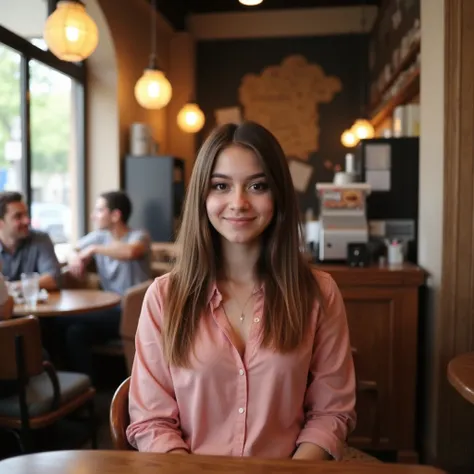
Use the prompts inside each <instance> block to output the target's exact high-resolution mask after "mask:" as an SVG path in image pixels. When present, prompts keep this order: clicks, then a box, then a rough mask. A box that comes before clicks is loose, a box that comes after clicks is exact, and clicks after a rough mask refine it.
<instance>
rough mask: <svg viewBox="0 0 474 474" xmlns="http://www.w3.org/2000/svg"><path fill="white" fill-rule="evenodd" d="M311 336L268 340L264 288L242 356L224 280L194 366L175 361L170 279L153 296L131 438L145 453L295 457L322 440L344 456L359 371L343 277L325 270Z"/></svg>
mask: <svg viewBox="0 0 474 474" xmlns="http://www.w3.org/2000/svg"><path fill="white" fill-rule="evenodd" d="M315 275H316V278H317V280H318V282H319V285H320V288H321V294H322V297H323V298H324V300H325V302H326V310H325V311H323V310H322V308H321V307H320V305H319V303H318V302H315V304H314V308H313V311H312V316H311V324H310V328H309V332H308V337H307V338H306V340H305V341H304V342H303V344H301V346H300V347H299V348H298V349H297V350H295V351H293V352H291V353H288V354H280V353H278V352H275V351H274V350H271V349H266V348H263V347H261V346H260V344H259V340H260V339H259V338H260V335H261V330H262V319H263V304H264V288H261V289H260V290H259V292H258V295H257V298H256V302H255V306H254V308H253V313H252V314H253V322H252V327H251V330H250V335H249V339H248V342H247V345H246V349H245V354H244V357H243V358H242V357H241V356H240V355H239V352H238V350H237V349H236V348H235V347H234V346H233V344H232V342H231V341H232V338H231V337H230V331H231V327H230V324H229V322H228V320H227V318H226V316H225V313H224V311H223V309H222V304H221V302H222V296H221V294H220V293H219V291H218V289H217V287H216V286H214V288H213V289H212V291H211V293H210V298H209V304H208V307H207V308H206V310H205V312H204V313H203V315H202V318H201V322H200V326H199V329H198V332H197V334H196V339H195V352H194V355H192V356H191V359H190V360H191V362H192V368H182V367H174V366H169V365H168V364H167V363H166V361H165V360H164V357H163V352H162V346H161V327H162V324H163V302H164V298H165V295H166V291H167V286H168V281H169V280H168V275H164V276H162V277H160V278H157V279H156V280H155V282H154V283H153V284H152V285H151V287H150V288H149V289H148V292H147V294H146V296H145V300H144V304H143V307H142V312H141V315H140V322H139V325H138V330H137V335H136V354H135V361H134V364H133V370H132V376H131V384H130V402H129V403H130V421H131V423H130V425H129V427H128V429H127V437H128V440H129V442H130V443H131V444H132V445H133V446H135V447H136V448H138V449H139V450H140V451H154V452H162V453H163V452H168V451H171V450H173V449H177V448H184V449H187V450H188V451H190V452H192V453H195V454H214V455H227V456H259V457H267V458H288V457H290V456H291V455H292V454H293V453H294V451H295V450H296V448H297V447H298V445H299V444H300V443H305V442H308V443H313V444H316V445H318V446H320V447H322V448H323V449H324V450H326V451H327V452H329V453H330V454H331V455H332V456H334V457H335V458H336V459H340V458H341V456H342V449H343V446H344V442H345V439H346V437H347V435H348V433H349V432H350V430H352V429H353V427H354V424H355V412H354V405H355V376H354V367H353V361H352V355H351V348H350V344H349V333H348V327H347V321H346V314H345V309H344V303H343V301H342V297H341V294H340V292H339V290H338V288H337V286H336V284H335V282H334V280H333V279H332V278H331V277H330V276H329V275H328V274H326V273H323V272H319V271H317V272H315Z"/></svg>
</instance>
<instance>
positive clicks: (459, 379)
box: [448, 352, 474, 404]
mask: <svg viewBox="0 0 474 474" xmlns="http://www.w3.org/2000/svg"><path fill="white" fill-rule="evenodd" d="M448 380H449V382H450V384H451V385H452V386H453V387H454V388H455V389H456V390H457V391H458V392H459V393H460V394H461V395H462V396H463V397H464V398H465V399H466V400H467V401H468V402H470V403H472V404H474V352H470V353H468V354H462V355H460V356H457V357H455V358H454V359H452V360H451V361H450V362H449V364H448Z"/></svg>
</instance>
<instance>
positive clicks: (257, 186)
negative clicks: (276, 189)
mask: <svg viewBox="0 0 474 474" xmlns="http://www.w3.org/2000/svg"><path fill="white" fill-rule="evenodd" d="M250 187H251V188H252V189H253V190H254V191H259V192H263V191H266V190H267V189H268V184H267V183H264V182H260V183H254V184H252V185H251V186H250Z"/></svg>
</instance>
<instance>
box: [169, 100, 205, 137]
mask: <svg viewBox="0 0 474 474" xmlns="http://www.w3.org/2000/svg"><path fill="white" fill-rule="evenodd" d="M176 121H177V123H178V126H179V128H180V129H181V130H182V131H183V132H186V133H196V132H199V130H201V128H202V127H204V122H205V121H206V119H205V117H204V113H203V111H202V110H201V109H200V108H199V106H198V105H197V104H196V103H195V102H188V103H187V104H185V105H184V107H183V108H182V109H181V110H180V111H179V113H178V117H177V120H176Z"/></svg>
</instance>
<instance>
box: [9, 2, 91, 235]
mask: <svg viewBox="0 0 474 474" xmlns="http://www.w3.org/2000/svg"><path fill="white" fill-rule="evenodd" d="M22 1H28V0H22ZM35 2H36V3H41V4H42V5H43V6H44V5H46V3H47V2H45V1H44V0H35ZM20 3H21V2H20ZM49 3H50V5H51V4H52V2H49ZM44 8H46V7H44ZM13 10H14V9H13ZM10 17H12V18H13V15H10ZM45 20H46V10H45V16H44V20H43V19H42V20H41V22H40V25H41V27H42V26H43V25H44V21H45ZM0 21H1V22H3V18H2V19H0ZM11 23H12V24H11V25H7V27H12V29H13V26H14V24H13V23H14V22H13V20H12V21H11ZM26 23H28V22H26ZM26 23H23V27H25V28H26V26H28V25H27V24H26ZM30 30H31V31H30ZM30 30H28V31H29V33H30V35H29V36H26V33H25V31H26V30H18V29H13V31H11V30H9V29H6V28H4V27H3V26H1V25H0V190H11V191H13V190H15V191H20V192H22V193H23V195H24V196H25V199H26V201H27V203H28V205H29V206H30V216H31V224H32V227H33V228H37V229H40V230H43V231H45V232H48V233H49V235H50V237H51V238H52V240H53V242H55V243H57V244H59V243H65V242H71V241H75V240H76V239H77V237H78V236H79V235H82V233H83V232H84V229H85V182H84V179H85V156H84V150H85V136H84V129H85V127H84V83H85V73H84V68H83V65H82V64H71V63H66V62H63V61H60V60H59V59H58V58H56V57H55V56H54V55H53V54H52V53H50V52H49V51H47V50H46V49H47V48H46V47H45V44H44V41H43V40H42V39H41V37H40V36H38V35H37V34H36V36H35V35H34V32H33V29H30ZM17 33H18V34H17ZM20 33H21V34H23V35H24V36H25V37H24V38H23V37H21V36H19V34H20ZM28 99H29V100H28Z"/></svg>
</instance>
